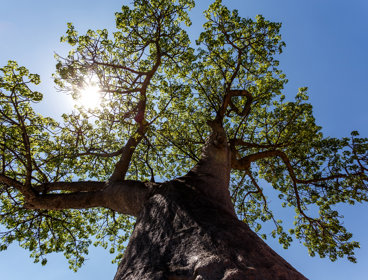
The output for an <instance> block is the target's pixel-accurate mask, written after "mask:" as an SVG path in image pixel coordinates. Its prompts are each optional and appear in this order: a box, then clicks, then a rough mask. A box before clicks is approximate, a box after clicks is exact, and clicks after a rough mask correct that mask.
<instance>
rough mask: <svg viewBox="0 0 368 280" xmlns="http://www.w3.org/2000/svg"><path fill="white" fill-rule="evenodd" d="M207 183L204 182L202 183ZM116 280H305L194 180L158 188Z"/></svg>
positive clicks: (138, 225) (136, 227)
mask: <svg viewBox="0 0 368 280" xmlns="http://www.w3.org/2000/svg"><path fill="white" fill-rule="evenodd" d="M199 183H200V184H202V183H203V182H199ZM114 279H115V280H137V279H139V280H145V279H147V280H148V279H149V280H165V279H167V280H189V279H190V280H217V279H218V280H220V279H222V280H225V279H226V280H230V279H233V280H235V279H236V280H245V279H263V280H271V279H272V280H277V279H283V280H288V279H306V278H305V277H304V276H303V275H301V274H300V273H298V272H297V271H296V270H295V269H294V268H293V267H292V266H291V265H290V264H288V263H287V262H286V261H285V260H283V259H282V258H281V257H280V256H278V255H277V254H276V253H275V252H274V251H273V250H272V249H271V248H270V247H268V246H267V245H266V244H265V243H264V242H263V241H262V240H261V239H260V238H259V237H258V236H257V235H256V234H255V233H253V232H252V231H251V230H250V229H249V227H248V226H247V225H246V224H244V223H242V222H240V221H239V220H237V218H236V217H235V216H234V215H232V214H231V213H229V212H228V211H226V210H224V209H223V208H222V207H219V205H218V203H214V202H213V200H209V199H207V198H206V197H205V196H204V195H203V193H202V192H200V191H198V190H197V188H196V186H195V180H194V179H192V180H191V181H189V180H187V181H186V180H185V178H184V179H183V178H181V179H180V180H173V181H170V182H167V183H164V184H162V185H161V186H158V187H156V188H153V189H152V191H151V194H150V196H149V198H148V199H147V201H146V203H145V204H144V206H143V209H142V211H141V212H140V215H139V216H138V219H137V223H136V226H135V229H134V232H133V235H132V236H131V239H130V242H129V245H128V248H127V250H126V252H125V255H124V258H123V260H122V261H121V263H120V265H119V268H118V271H117V273H116V276H115V278H114Z"/></svg>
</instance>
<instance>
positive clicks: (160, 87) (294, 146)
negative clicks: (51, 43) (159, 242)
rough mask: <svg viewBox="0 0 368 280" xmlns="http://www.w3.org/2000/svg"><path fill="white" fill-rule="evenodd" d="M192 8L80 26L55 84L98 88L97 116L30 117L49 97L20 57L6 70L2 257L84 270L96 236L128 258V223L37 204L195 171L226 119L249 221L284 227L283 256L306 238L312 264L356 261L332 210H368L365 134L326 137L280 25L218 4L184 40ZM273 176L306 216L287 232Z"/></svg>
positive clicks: (237, 188) (125, 12) (185, 3)
mask: <svg viewBox="0 0 368 280" xmlns="http://www.w3.org/2000/svg"><path fill="white" fill-rule="evenodd" d="M193 6H194V1H191V0H178V1H172V0H161V1H147V0H135V1H134V2H133V6H132V7H128V6H123V7H122V10H121V12H118V13H116V14H115V17H116V27H117V31H115V32H113V33H109V32H108V31H107V30H97V31H93V30H88V31H87V33H86V34H85V35H79V34H78V32H77V31H76V29H75V28H74V26H73V25H72V24H70V23H69V24H68V29H67V32H66V35H65V36H64V37H62V39H61V40H62V41H63V42H67V43H68V44H70V45H71V46H72V47H73V48H72V50H71V51H70V53H69V54H68V55H67V56H66V57H64V58H63V57H61V56H57V64H56V73H55V75H54V77H55V83H56V84H57V85H58V87H59V88H60V89H61V90H63V91H66V92H68V93H70V94H71V95H72V96H73V97H74V98H76V99H77V98H78V97H79V95H80V94H81V93H80V89H81V88H83V87H86V86H88V85H89V84H91V83H95V84H97V85H98V87H99V91H100V93H101V96H102V98H101V101H100V105H99V106H98V107H96V108H87V107H84V106H82V105H81V106H77V108H76V109H75V110H74V111H73V112H72V113H70V114H64V115H63V122H62V123H58V122H56V121H55V120H53V119H51V118H48V117H43V116H41V115H39V114H37V113H35V112H34V110H33V109H32V105H33V104H34V103H37V102H40V101H41V99H42V94H41V93H39V92H37V91H35V90H34V85H37V84H38V83H39V82H40V79H39V76H38V75H35V74H30V73H29V71H28V70H27V69H26V68H25V67H20V66H18V65H17V64H16V62H14V61H10V62H9V63H8V65H6V66H4V67H2V68H0V71H1V73H0V106H1V113H0V170H1V171H0V191H1V193H0V194H1V214H0V223H1V224H2V225H4V226H5V228H6V230H5V231H4V232H3V233H1V238H2V245H1V247H0V248H1V249H2V250H5V249H6V248H7V246H8V245H9V244H10V243H11V242H13V241H15V240H16V241H19V242H20V244H21V246H22V247H24V248H27V249H29V250H30V251H32V255H33V257H34V258H35V260H36V261H39V260H42V262H43V263H46V259H45V257H44V256H45V254H47V253H50V252H58V251H64V253H65V255H66V257H67V258H68V259H70V263H71V266H72V267H73V268H76V267H77V266H79V265H81V264H82V263H83V261H84V255H85V254H86V253H87V252H88V246H89V245H90V244H91V243H92V239H91V237H93V240H94V244H95V245H101V246H103V247H105V248H107V247H110V252H111V253H114V252H115V251H118V252H122V251H123V248H124V244H125V243H124V242H125V241H126V240H127V238H128V236H129V233H130V231H131V228H132V224H133V223H132V222H133V221H132V219H131V218H129V217H128V216H126V215H122V214H119V213H116V211H113V210H110V209H106V208H89V206H87V207H86V208H88V209H79V210H71V209H62V210H60V209H59V211H56V210H48V209H46V210H34V209H29V207H27V203H28V201H32V200H34V199H36V198H38V197H41V196H42V195H48V194H55V195H58V194H59V195H63V194H71V193H72V194H74V193H76V192H87V191H97V190H100V189H101V188H102V187H101V184H98V183H97V182H89V181H87V182H89V185H88V188H89V189H85V188H84V185H83V184H78V182H85V183H86V180H97V181H100V182H118V181H123V180H139V181H155V180H157V179H159V180H170V179H173V178H175V177H178V176H181V175H184V174H185V173H186V172H188V170H189V169H190V168H191V167H192V166H193V165H195V163H196V162H198V161H199V159H200V158H201V149H202V147H203V145H205V143H206V139H207V137H208V136H209V135H211V133H213V130H214V129H213V123H216V124H219V125H220V126H221V127H223V128H224V131H225V133H226V143H227V144H228V145H229V147H230V150H231V155H232V159H231V167H232V173H231V185H230V192H231V195H232V199H233V203H234V206H235V208H236V213H237V215H238V216H239V217H241V219H243V220H244V221H245V222H246V223H248V224H249V225H250V226H251V227H252V228H253V229H255V230H256V231H259V230H260V229H261V224H262V222H265V221H268V220H271V221H273V222H274V224H275V229H274V230H273V231H272V232H271V235H272V236H273V237H278V238H279V242H280V243H282V244H283V245H284V247H285V248H287V247H288V246H289V245H290V242H291V241H292V236H294V237H295V238H297V239H300V240H303V242H304V244H305V245H306V246H307V247H308V250H309V252H310V254H311V255H314V254H316V253H318V254H319V255H320V256H322V257H325V256H328V257H329V258H330V259H331V260H335V259H336V258H338V257H343V256H347V257H348V258H349V260H351V261H355V258H354V249H355V248H356V247H358V246H359V245H358V243H357V242H354V241H351V240H350V239H351V236H352V235H351V233H349V232H348V231H347V230H346V229H345V227H344V226H343V224H342V221H341V216H340V214H339V213H338V212H337V211H336V210H335V208H334V207H335V206H336V205H338V204H339V203H350V204H354V203H355V202H362V201H367V164H368V156H367V148H368V141H367V138H361V137H359V134H358V133H357V132H352V134H351V137H347V138H342V139H336V138H330V137H324V136H323V134H322V132H321V127H319V126H318V125H317V124H316V123H315V119H314V117H313V114H312V105H311V104H310V103H308V94H307V88H300V89H299V92H298V93H297V94H296V96H295V99H294V100H293V101H291V100H290V99H288V98H286V97H285V96H284V95H283V94H282V90H283V87H284V85H285V83H286V82H287V80H286V78H285V75H284V74H283V73H282V72H281V70H280V69H279V68H278V64H279V62H278V60H277V58H278V56H279V54H280V53H281V52H282V49H283V47H284V45H285V44H284V42H283V41H282V40H281V35H280V27H281V24H279V23H273V22H270V21H267V20H266V19H265V18H264V17H262V16H257V17H256V19H255V20H252V19H245V18H242V17H240V16H239V14H238V12H237V11H236V10H234V11H230V10H228V9H227V8H226V7H225V6H223V5H222V3H221V1H220V0H216V1H215V2H214V3H213V4H212V5H210V7H209V8H208V9H207V10H206V11H205V16H206V20H207V21H206V23H205V24H204V26H203V28H204V30H203V32H202V33H201V34H200V36H199V38H198V39H197V40H196V41H195V42H196V46H194V45H193V44H192V43H191V41H190V39H189V36H188V34H187V32H186V28H188V27H189V26H190V24H191V22H190V18H189V15H188V11H189V10H190V9H191V8H192V7H193ZM264 181H266V182H268V183H269V185H270V186H272V187H273V188H274V189H275V190H276V191H277V192H278V193H279V198H280V199H281V200H282V201H283V202H282V203H283V207H291V208H294V209H295V212H296V216H295V222H294V228H292V229H289V231H287V230H285V229H284V228H283V226H282V224H281V223H282V222H281V221H280V220H277V219H276V218H275V215H274V214H273V212H272V210H271V209H270V208H269V207H268V204H267V198H266V196H265V194H264V191H263V187H262V185H263V182H264ZM66 208H75V207H66ZM77 208H78V207H77ZM312 210H318V214H316V215H312V213H314V211H312ZM263 237H265V236H263ZM120 256H121V254H119V256H118V257H120Z"/></svg>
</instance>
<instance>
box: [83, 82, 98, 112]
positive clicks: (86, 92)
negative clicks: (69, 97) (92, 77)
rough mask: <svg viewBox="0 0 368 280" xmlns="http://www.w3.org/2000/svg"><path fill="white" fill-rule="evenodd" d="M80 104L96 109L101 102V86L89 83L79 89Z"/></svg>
mask: <svg viewBox="0 0 368 280" xmlns="http://www.w3.org/2000/svg"><path fill="white" fill-rule="evenodd" d="M77 103H78V105H81V106H83V107H85V108H88V109H95V108H96V107H98V106H99V105H100V103H101V93H100V88H99V87H98V86H96V85H87V86H86V87H84V88H83V89H81V90H80V91H79V98H78V100H77Z"/></svg>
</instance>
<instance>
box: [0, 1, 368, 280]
mask: <svg viewBox="0 0 368 280" xmlns="http://www.w3.org/2000/svg"><path fill="white" fill-rule="evenodd" d="M210 2H211V1H209V0H201V1H200V3H198V4H197V7H196V10H195V11H194V12H193V14H194V17H193V26H192V30H193V31H192V35H196V34H198V33H199V31H200V29H201V21H202V17H201V10H203V9H205V8H206V7H207V6H208V5H209V3H210ZM122 3H127V1H121V0H119V1H118V0H110V1H94V0H63V1H50V0H32V1H30V0H0V7H1V8H0V65H4V64H5V63H6V62H7V60H9V59H14V60H17V61H18V62H19V64H21V65H24V66H26V67H28V68H29V69H30V70H31V71H32V72H34V73H38V74H40V75H41V79H42V81H43V83H42V85H41V88H42V89H41V90H42V91H43V93H44V94H45V102H44V103H43V105H41V106H39V110H40V111H42V112H44V113H46V114H49V115H59V114H60V113H62V112H63V111H65V110H70V105H68V102H67V101H66V99H65V97H64V96H63V95H62V94H61V93H57V92H56V91H55V89H54V87H53V84H52V78H51V74H52V72H53V71H54V67H55V61H54V59H53V54H54V52H57V53H61V54H63V53H65V52H66V50H67V48H66V46H65V45H61V44H60V43H59V38H60V36H61V35H63V34H64V32H65V30H66V22H73V23H74V24H75V25H76V27H77V29H78V30H81V31H83V30H86V29H87V28H92V29H93V28H113V26H114V12H115V11H119V9H120V6H121V4H122ZM224 3H225V4H228V6H229V7H230V8H237V9H238V10H239V11H240V14H241V15H242V16H244V17H253V18H254V17H255V15H257V14H263V15H264V16H265V17H266V18H267V19H270V20H274V21H278V22H282V23H283V28H282V34H283V39H284V41H285V42H286V49H285V51H284V53H283V54H282V56H281V58H280V60H281V68H282V69H283V71H284V72H285V73H286V75H287V77H288V79H289V84H288V86H287V88H286V89H285V93H286V94H287V95H288V96H292V95H294V94H295V93H296V91H297V88H298V87H301V86H308V87H309V93H310V96H311V99H310V101H311V103H312V104H313V106H314V114H315V116H316V119H317V123H318V124H319V125H321V126H322V127H323V131H324V133H325V135H330V136H335V137H342V136H349V134H350V131H351V130H358V131H360V132H361V135H362V136H365V137H368V126H367V124H368V110H367V104H368V91H367V87H368V84H367V81H368V70H367V65H368V51H367V50H368V1H366V0H350V1H341V0H323V1H321V0H308V1H307V0H299V1H295V0H279V1H276V0H227V1H225V0H224ZM274 202H277V200H276V199H274ZM277 209H279V207H278V208H277ZM341 209H342V210H343V212H342V214H343V215H344V216H345V225H346V226H347V227H348V229H350V230H351V231H352V232H353V234H354V237H355V239H356V240H358V241H360V242H361V247H362V248H361V249H360V250H358V251H357V258H358V264H351V263H349V262H347V261H345V260H339V261H337V262H334V263H331V262H330V261H329V260H328V259H320V258H319V257H314V258H312V257H309V256H308V253H307V250H306V249H305V248H304V247H303V246H301V245H300V244H298V242H294V243H293V245H292V246H291V248H290V249H289V250H283V249H282V248H281V246H279V245H278V244H277V242H274V241H272V240H270V241H269V244H270V245H271V247H273V248H274V249H275V250H276V251H277V252H278V253H279V254H280V255H282V256H283V257H284V258H285V259H286V260H287V261H289V262H290V263H291V264H292V265H293V266H294V267H296V268H297V269H298V270H299V271H300V272H302V273H303V274H304V275H305V276H306V277H308V278H310V279H324V280H329V279H334V280H345V279H354V280H363V279H367V274H368V266H367V264H368V215H367V214H368V207H367V204H365V205H357V206H354V207H345V206H342V207H341ZM277 214H278V216H279V217H280V218H283V217H286V219H288V218H290V215H291V217H292V213H291V212H289V211H287V210H285V209H280V210H277ZM110 260H111V256H110V255H109V254H108V253H105V252H104V251H103V250H102V249H92V250H91V253H90V255H89V261H87V264H86V265H85V266H84V267H82V268H81V269H80V270H79V271H78V272H77V273H74V272H71V271H69V270H68V264H67V262H66V260H65V259H64V257H63V256H62V255H53V256H52V257H50V258H49V263H48V264H47V265H46V266H45V267H42V266H41V265H40V264H33V263H32V260H31V259H29V257H28V252H26V251H24V250H23V249H20V248H18V247H17V246H16V244H14V245H13V246H12V247H10V249H8V251H5V252H0V271H1V272H0V278H1V279H4V280H20V279H25V278H27V279H37V280H59V279H69V280H77V279H78V280H84V279H88V280H99V279H112V278H113V275H114V274H115V271H116V265H111V264H110Z"/></svg>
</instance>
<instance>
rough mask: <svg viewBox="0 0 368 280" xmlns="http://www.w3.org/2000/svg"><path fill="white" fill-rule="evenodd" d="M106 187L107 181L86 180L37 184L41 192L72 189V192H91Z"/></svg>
mask: <svg viewBox="0 0 368 280" xmlns="http://www.w3.org/2000/svg"><path fill="white" fill-rule="evenodd" d="M105 187H106V183H105V182H95V181H85V182H54V183H46V184H41V185H38V186H35V187H34V188H35V189H36V190H37V191H39V192H48V191H70V192H90V191H99V190H102V189H104V188H105Z"/></svg>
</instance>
